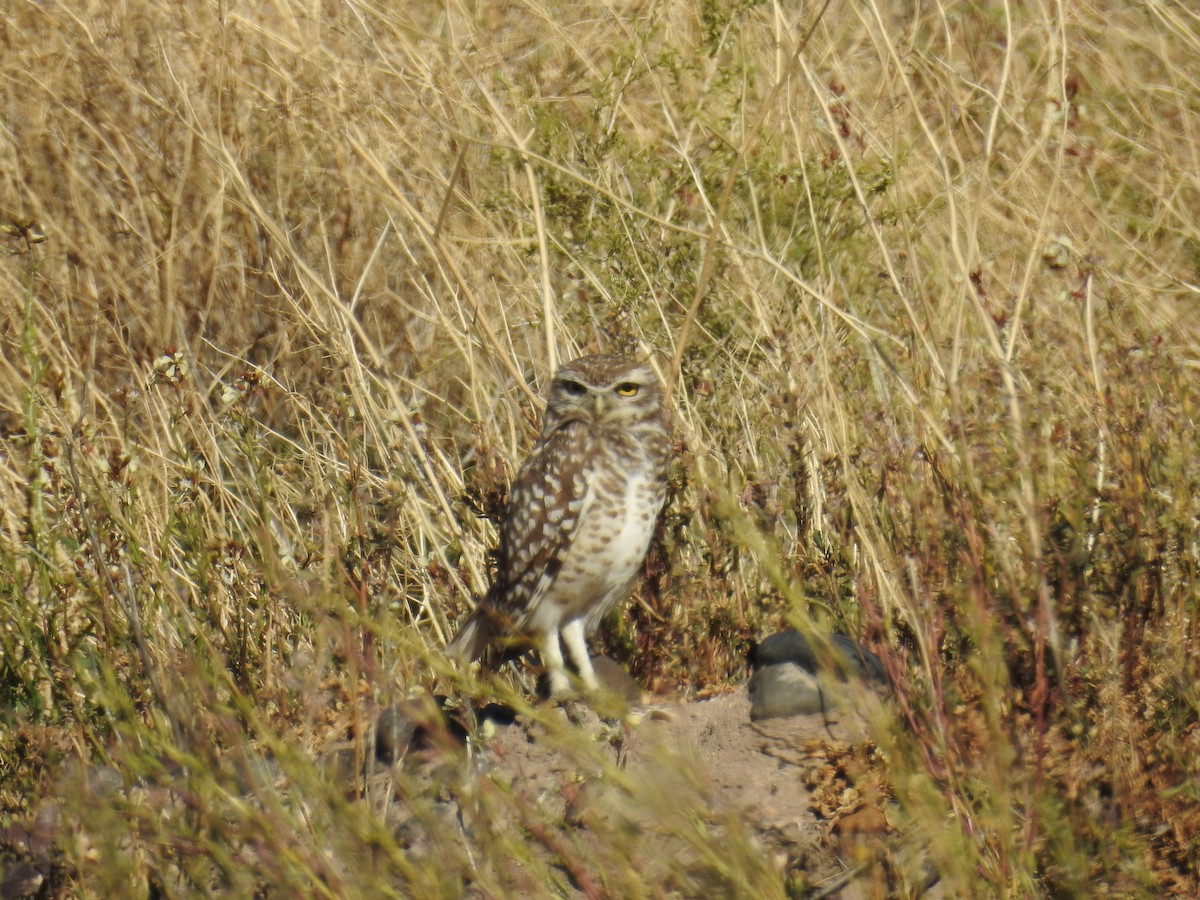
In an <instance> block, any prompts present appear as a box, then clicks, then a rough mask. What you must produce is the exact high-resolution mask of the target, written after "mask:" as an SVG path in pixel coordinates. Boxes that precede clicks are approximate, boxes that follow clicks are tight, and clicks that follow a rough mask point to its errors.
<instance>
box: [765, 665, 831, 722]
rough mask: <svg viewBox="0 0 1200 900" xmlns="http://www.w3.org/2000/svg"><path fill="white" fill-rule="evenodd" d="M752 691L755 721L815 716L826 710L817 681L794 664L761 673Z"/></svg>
mask: <svg viewBox="0 0 1200 900" xmlns="http://www.w3.org/2000/svg"><path fill="white" fill-rule="evenodd" d="M749 689H750V718H751V720H753V721H757V720H759V719H778V718H781V717H783V716H802V715H811V714H812V713H816V712H820V711H821V710H822V708H823V707H824V701H823V700H822V697H821V688H820V686H819V685H818V684H817V680H816V679H815V678H814V677H813V676H812V675H811V674H810V673H808V672H806V671H805V670H804V669H803V668H801V667H800V666H798V665H797V664H796V663H794V662H783V663H777V664H775V665H770V666H766V667H764V668H762V669H759V670H758V671H757V672H755V673H754V675H753V677H751V679H750V685H749Z"/></svg>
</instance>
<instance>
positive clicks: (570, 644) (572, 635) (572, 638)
mask: <svg viewBox="0 0 1200 900" xmlns="http://www.w3.org/2000/svg"><path fill="white" fill-rule="evenodd" d="M584 621H585V620H583V619H572V620H571V621H570V622H568V623H567V624H566V625H564V626H563V628H562V636H563V641H564V642H565V643H566V645H567V652H568V653H570V654H571V661H572V662H573V663H575V668H576V669H578V670H579V678H580V680H582V681H583V686H584V687H585V688H587V689H588V690H589V691H594V690H596V687H597V682H596V670H595V669H593V668H592V658H591V657H590V656H588V649H587V637H586V635H585V634H584Z"/></svg>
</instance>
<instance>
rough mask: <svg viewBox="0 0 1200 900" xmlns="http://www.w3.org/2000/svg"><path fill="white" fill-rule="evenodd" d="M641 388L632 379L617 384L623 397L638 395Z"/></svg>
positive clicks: (618, 390) (618, 391)
mask: <svg viewBox="0 0 1200 900" xmlns="http://www.w3.org/2000/svg"><path fill="white" fill-rule="evenodd" d="M638 390H639V388H638V386H637V385H636V384H634V383H633V382H632V381H627V382H625V383H624V384H618V385H617V393H618V394H620V395H621V396H622V397H636V396H637V392H638Z"/></svg>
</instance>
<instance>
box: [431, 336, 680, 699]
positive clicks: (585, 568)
mask: <svg viewBox="0 0 1200 900" xmlns="http://www.w3.org/2000/svg"><path fill="white" fill-rule="evenodd" d="M662 404H663V394H662V385H661V384H660V383H659V381H658V378H657V377H656V376H655V374H654V371H653V369H651V368H650V366H649V365H647V364H646V363H644V362H635V361H633V360H630V359H626V358H624V357H620V356H584V357H581V358H580V359H576V360H574V361H573V362H569V363H567V364H566V365H564V366H562V367H561V368H560V369H559V370H558V371H557V372H555V373H554V379H553V381H552V382H551V384H550V391H549V395H548V398H547V404H546V414H545V417H544V420H543V423H542V433H541V436H540V437H539V438H538V440H537V444H536V445H535V446H534V448H533V451H532V452H531V453H530V454H529V457H528V459H526V460H525V463H524V464H523V465H522V466H521V469H520V471H519V472H518V473H517V478H516V480H515V481H514V482H513V485H512V488H511V490H510V491H509V497H508V506H507V509H506V510H505V515H504V522H503V524H502V526H501V529H500V548H499V554H498V562H499V566H498V571H497V575H496V580H495V583H494V584H493V585H492V587H491V589H490V590H489V591H488V593H487V595H486V596H485V597H484V598H483V600H481V601H480V603H479V605H478V606H477V607H476V609H475V612H474V613H473V614H472V615H471V617H470V618H469V619H468V620H467V622H466V624H464V625H463V626H462V628H461V629H460V630H459V631H458V633H457V634H456V635H455V636H454V638H453V639H452V640H451V641H450V644H449V645H448V647H447V650H448V652H449V654H450V655H451V656H453V657H455V658H457V659H459V660H461V661H471V660H476V659H479V658H480V657H482V656H483V655H484V654H485V653H486V652H487V651H488V650H489V649H491V648H494V647H496V646H498V645H500V644H501V643H502V642H505V641H508V640H512V639H514V638H515V639H517V640H521V639H522V638H532V639H533V640H534V641H536V642H537V644H538V647H539V650H540V652H541V654H542V661H543V663H544V665H545V666H546V669H547V673H548V676H549V681H550V693H551V695H552V696H560V695H562V694H565V693H567V692H568V691H569V690H570V684H569V681H568V678H567V670H566V665H565V663H564V660H563V651H562V644H564V643H565V645H566V649H567V652H568V653H569V654H570V656H571V661H572V662H573V663H574V664H575V669H576V671H577V672H578V673H579V677H580V680H581V681H582V683H583V686H584V688H585V689H587V690H589V691H591V690H595V688H596V674H595V672H594V671H593V669H592V662H591V658H590V657H589V656H588V652H587V641H586V637H587V634H588V633H590V632H591V631H593V630H594V629H595V628H596V626H597V625H598V624H599V622H600V620H601V619H602V618H603V617H604V615H605V613H607V612H608V611H609V610H610V609H612V608H613V606H614V605H616V604H617V603H620V602H622V601H624V600H625V599H626V598H627V597H628V596H629V593H630V591H631V589H632V587H633V583H634V581H635V580H636V578H637V574H638V569H639V568H640V567H641V565H642V561H643V560H644V559H645V557H646V551H647V550H648V549H649V547H650V539H651V537H652V536H653V534H654V526H655V522H656V521H657V519H658V514H659V511H660V510H661V509H662V506H663V501H664V499H665V497H666V489H667V482H666V467H667V463H668V461H669V455H670V454H669V435H668V432H667V426H666V423H665V421H664V418H663V408H662ZM560 635H561V638H562V643H560V640H559V638H560Z"/></svg>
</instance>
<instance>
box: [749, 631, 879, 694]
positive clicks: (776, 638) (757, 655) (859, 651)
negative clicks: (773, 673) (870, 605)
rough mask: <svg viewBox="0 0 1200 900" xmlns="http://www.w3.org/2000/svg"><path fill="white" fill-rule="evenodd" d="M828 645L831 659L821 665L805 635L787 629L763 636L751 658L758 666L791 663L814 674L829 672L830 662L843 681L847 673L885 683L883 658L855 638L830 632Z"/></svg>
mask: <svg viewBox="0 0 1200 900" xmlns="http://www.w3.org/2000/svg"><path fill="white" fill-rule="evenodd" d="M829 644H830V650H831V651H833V652H832V656H833V659H832V660H830V661H827V664H826V665H825V666H822V665H821V661H820V660H818V658H817V653H816V652H815V651H814V649H813V647H812V644H811V643H810V642H809V640H808V638H806V637H805V636H804V635H803V634H801V633H800V632H799V631H796V630H795V629H791V628H789V629H788V630H787V631H780V632H778V633H777V634H773V635H771V636H770V637H767V638H764V639H763V640H762V641H761V642H760V643H759V644H758V646H757V647H755V649H754V654H753V661H754V663H755V665H756V666H757V667H758V668H765V667H767V666H774V665H779V664H781V663H794V664H795V665H797V666H799V667H800V668H802V669H804V670H805V671H806V672H810V673H812V674H814V675H815V674H817V673H819V672H821V671H830V665H832V666H834V668H833V669H832V671H833V672H834V674H836V675H837V676H838V678H839V679H841V680H843V681H844V680H845V679H846V676H847V675H853V676H855V677H856V678H862V679H865V680H868V681H879V682H883V683H886V682H887V674H886V673H885V671H884V668H883V663H882V661H880V659H879V657H878V656H876V655H875V654H874V653H872V652H871V651H870V650H868V649H867V648H866V647H864V646H862V645H861V644H859V643H858V642H857V641H855V640H852V639H851V638H848V637H846V636H845V635H844V634H831V635H829Z"/></svg>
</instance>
